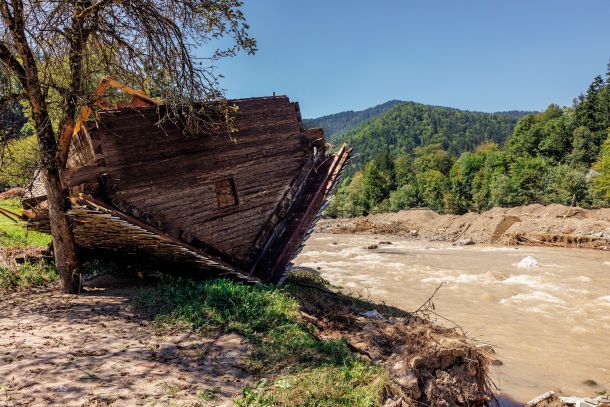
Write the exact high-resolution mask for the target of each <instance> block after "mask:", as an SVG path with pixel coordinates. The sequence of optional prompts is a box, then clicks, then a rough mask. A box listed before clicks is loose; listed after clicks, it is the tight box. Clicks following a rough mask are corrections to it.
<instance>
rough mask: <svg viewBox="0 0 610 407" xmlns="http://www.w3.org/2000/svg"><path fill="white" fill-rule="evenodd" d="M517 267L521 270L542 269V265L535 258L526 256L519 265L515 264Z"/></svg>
mask: <svg viewBox="0 0 610 407" xmlns="http://www.w3.org/2000/svg"><path fill="white" fill-rule="evenodd" d="M514 266H515V267H517V268H520V269H535V268H538V267H540V263H538V260H536V258H535V257H534V256H526V257H524V258H523V259H522V260H521V261H520V262H519V263H516V264H514Z"/></svg>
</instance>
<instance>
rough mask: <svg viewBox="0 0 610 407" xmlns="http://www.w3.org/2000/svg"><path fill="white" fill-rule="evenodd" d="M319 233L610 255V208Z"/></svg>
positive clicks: (395, 222)
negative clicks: (579, 250)
mask: <svg viewBox="0 0 610 407" xmlns="http://www.w3.org/2000/svg"><path fill="white" fill-rule="evenodd" d="M317 229H318V230H319V231H323V232H332V233H377V234H395V235H401V236H413V237H419V238H422V239H427V240H444V241H457V240H465V239H468V240H472V241H473V242H475V243H499V244H514V243H515V242H517V243H520V244H527V243H528V242H529V243H536V242H539V243H540V244H548V245H558V246H578V247H591V248H600V249H605V250H610V208H604V209H589V210H587V209H582V208H578V207H574V208H570V207H567V206H564V205H557V204H553V205H548V206H544V205H537V204H536V205H527V206H519V207H515V208H493V209H490V210H489V211H486V212H483V213H480V214H479V213H467V214H464V215H439V214H437V213H436V212H434V211H431V210H429V209H411V210H407V211H400V212H396V213H383V214H375V215H369V216H364V217H358V218H349V219H324V220H322V221H320V222H319V223H318V225H317Z"/></svg>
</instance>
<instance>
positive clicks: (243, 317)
mask: <svg viewBox="0 0 610 407" xmlns="http://www.w3.org/2000/svg"><path fill="white" fill-rule="evenodd" d="M135 305H136V306H137V307H139V308H141V309H145V310H147V311H148V312H149V313H152V314H155V315H156V319H157V321H159V323H161V324H163V325H172V326H187V327H190V328H192V329H196V330H200V331H221V332H234V333H237V334H239V335H241V336H243V337H244V338H246V339H247V340H248V342H249V343H250V344H251V348H252V352H251V356H250V364H249V368H250V369H251V370H252V372H254V373H258V374H263V375H265V376H274V375H278V374H279V373H280V372H281V374H279V376H278V377H276V380H275V381H274V382H273V383H271V382H268V381H267V380H266V379H263V380H261V381H260V382H259V383H258V384H257V385H256V386H254V387H247V388H245V389H244V392H243V395H242V397H241V398H240V399H239V400H237V401H236V403H237V404H238V405H241V406H263V405H265V406H266V405H316V406H335V405H339V406H340V405H346V406H347V405H350V406H351V405H359V406H369V405H371V406H372V405H378V404H380V403H381V400H382V394H383V389H384V388H385V387H386V386H387V384H388V383H389V380H390V379H389V376H388V374H387V372H386V371H385V369H383V368H381V367H379V366H375V365H373V364H370V363H367V362H365V361H362V360H360V359H358V358H357V357H356V356H355V355H354V354H353V353H352V352H351V351H350V349H349V347H348V346H347V343H346V342H345V341H343V340H339V341H321V340H318V339H317V338H316V337H315V336H314V335H313V333H312V332H311V330H310V328H309V327H308V326H306V325H305V324H303V323H301V322H300V321H299V318H298V317H299V308H300V305H299V302H298V301H297V300H296V299H295V298H294V297H292V296H291V295H290V294H289V293H288V291H286V290H284V289H281V288H277V287H272V286H250V285H245V284H242V283H237V282H234V281H231V280H227V279H216V280H210V281H205V282H194V281H189V280H182V279H177V278H172V277H167V276H163V277H162V279H161V282H160V284H159V286H158V287H157V288H156V289H153V290H147V291H145V290H142V291H141V292H140V293H139V295H138V296H137V297H136V299H135Z"/></svg>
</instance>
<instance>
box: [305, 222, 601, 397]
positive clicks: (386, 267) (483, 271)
mask: <svg viewBox="0 0 610 407" xmlns="http://www.w3.org/2000/svg"><path fill="white" fill-rule="evenodd" d="M382 241H389V242H391V243H392V244H387V245H379V246H378V248H377V249H367V248H366V247H368V246H370V245H372V244H375V243H379V242H382ZM295 264H297V265H300V266H304V267H311V268H316V269H317V268H318V267H319V268H320V272H321V273H322V276H323V277H325V278H327V279H328V280H330V281H331V282H332V283H333V284H336V285H339V286H341V287H343V288H345V289H351V290H353V291H355V292H360V293H362V294H363V295H365V296H370V297H371V299H373V300H377V301H384V302H385V303H387V304H389V305H394V306H398V307H400V308H404V309H407V310H408V309H415V308H417V307H419V306H420V305H421V304H422V303H423V302H425V301H426V299H427V298H428V297H429V296H430V295H431V293H432V292H433V291H434V289H435V288H436V287H437V286H438V285H439V284H440V283H442V282H446V284H445V285H444V286H443V287H442V288H441V289H440V290H439V292H438V293H437V294H436V296H435V297H434V304H435V307H436V311H437V312H438V313H439V314H441V315H443V316H444V317H446V318H448V319H450V320H452V321H454V322H455V323H457V324H459V325H460V326H461V327H462V329H463V330H464V331H465V332H466V334H467V335H468V336H469V337H470V338H473V339H475V340H476V341H479V342H482V343H489V344H492V345H494V347H495V349H496V354H497V357H498V359H500V360H501V361H502V362H503V364H502V366H499V367H494V368H493V371H492V375H493V379H494V381H495V383H496V385H497V386H498V388H499V391H498V393H499V394H501V395H504V396H509V397H510V398H512V399H514V400H516V401H519V402H526V401H528V400H530V399H532V398H533V397H535V396H537V395H539V394H541V393H544V392H545V391H547V390H556V391H561V392H562V393H563V394H564V395H582V396H591V395H594V393H595V392H596V391H602V390H603V389H607V390H608V391H610V253H608V252H603V251H595V250H586V249H582V250H581V249H562V248H546V247H523V246H520V247H518V248H515V247H506V246H489V245H474V246H462V247H454V246H452V245H451V244H450V243H443V242H427V241H420V240H407V239H403V238H400V237H396V236H378V235H347V234H345V235H337V234H332V235H331V234H323V233H318V234H314V235H313V236H312V237H311V238H310V240H309V241H308V243H307V245H306V247H305V250H303V252H302V253H301V254H300V256H299V257H298V258H297V259H296V261H295ZM438 322H439V323H443V321H442V320H439V321H438ZM444 324H448V323H447V322H444Z"/></svg>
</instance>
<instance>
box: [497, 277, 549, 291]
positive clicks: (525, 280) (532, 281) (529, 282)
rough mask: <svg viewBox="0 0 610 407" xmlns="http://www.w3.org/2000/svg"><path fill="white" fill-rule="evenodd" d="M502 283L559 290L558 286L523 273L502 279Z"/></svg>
mask: <svg viewBox="0 0 610 407" xmlns="http://www.w3.org/2000/svg"><path fill="white" fill-rule="evenodd" d="M502 284H507V285H524V286H527V287H531V288H537V289H542V288H545V289H549V290H553V291H559V290H560V288H559V287H557V286H555V285H553V284H544V283H542V282H540V279H539V278H537V277H532V276H528V275H525V274H520V275H516V276H510V277H508V278H507V279H504V280H502Z"/></svg>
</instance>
